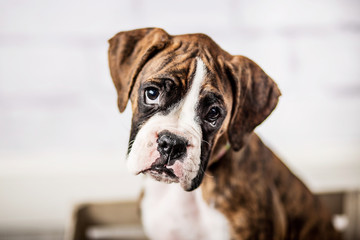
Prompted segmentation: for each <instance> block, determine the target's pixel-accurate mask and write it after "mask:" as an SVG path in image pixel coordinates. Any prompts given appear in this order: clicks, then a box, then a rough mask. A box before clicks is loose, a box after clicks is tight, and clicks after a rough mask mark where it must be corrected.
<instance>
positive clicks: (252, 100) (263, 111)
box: [226, 56, 281, 151]
mask: <svg viewBox="0 0 360 240" xmlns="http://www.w3.org/2000/svg"><path fill="white" fill-rule="evenodd" d="M226 65H227V66H226V73H227V76H228V78H229V80H230V81H231V84H232V86H233V89H234V90H233V99H234V100H233V101H234V103H233V109H232V116H231V120H230V124H229V127H228V136H229V141H230V143H231V147H232V148H233V149H234V150H235V151H238V150H239V149H240V148H241V147H242V146H243V143H244V141H245V139H246V137H247V136H248V135H249V134H250V133H251V132H252V131H253V130H254V129H255V127H256V126H258V125H259V124H260V123H261V122H263V121H264V120H265V119H266V118H267V117H268V116H269V115H270V113H271V112H272V111H273V110H274V108H275V107H276V105H277V103H278V99H279V96H280V95H281V93H280V90H279V89H278V87H277V85H276V83H275V82H274V81H273V80H272V79H271V78H270V77H269V76H268V75H267V74H266V73H265V72H264V71H263V70H262V69H261V68H260V67H259V66H258V65H257V64H256V63H255V62H253V61H251V60H250V59H248V58H246V57H244V56H233V57H232V59H231V60H230V61H228V62H227V64H226Z"/></svg>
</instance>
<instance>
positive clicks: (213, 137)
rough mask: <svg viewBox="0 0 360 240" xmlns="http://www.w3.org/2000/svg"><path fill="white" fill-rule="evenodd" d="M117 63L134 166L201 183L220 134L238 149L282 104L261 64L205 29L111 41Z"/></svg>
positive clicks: (144, 32) (141, 33)
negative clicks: (231, 49) (224, 44)
mask: <svg viewBox="0 0 360 240" xmlns="http://www.w3.org/2000/svg"><path fill="white" fill-rule="evenodd" d="M109 43H110V48H109V65H110V72H111V76H112V79H113V81H114V84H115V87H116V89H117V92H118V105H119V109H120V111H121V112H123V111H124V110H125V107H126V104H127V102H128V100H129V99H130V100H131V103H132V110H133V119H132V127H131V133H130V141H129V150H128V157H127V166H128V169H129V170H130V171H131V172H133V173H134V174H139V173H144V174H148V175H150V176H152V177H153V178H155V179H156V180H159V181H163V182H168V183H170V182H179V183H180V185H181V187H182V188H183V189H184V190H187V191H191V190H193V189H195V188H197V187H198V186H199V185H200V183H201V181H202V178H203V175H204V172H205V171H206V168H207V166H208V164H209V162H210V163H212V162H213V161H215V160H216V159H212V158H211V156H212V149H214V146H215V145H216V143H217V142H218V140H219V139H220V138H225V139H227V140H228V141H229V142H230V144H231V146H232V148H233V150H235V151H238V150H239V149H240V148H241V147H242V145H243V143H244V141H246V137H247V136H248V135H249V134H250V133H251V132H252V131H253V129H254V128H255V127H256V126H257V125H258V124H260V123H261V122H262V121H263V120H264V119H265V118H266V117H267V116H268V115H269V114H270V113H271V111H272V110H273V109H274V108H275V106H276V104H277V101H278V97H279V95H280V92H279V90H278V88H277V86H276V84H275V83H274V82H273V81H272V80H271V78H270V77H268V76H267V75H266V74H265V73H264V72H263V71H262V70H261V69H260V67H258V66H257V65H256V64H255V63H254V62H252V61H251V60H249V59H247V58H245V57H243V56H232V55H230V54H228V53H227V52H225V51H223V50H222V49H221V48H220V47H219V46H218V45H217V44H216V43H214V42H213V41H212V40H211V39H210V38H209V37H207V36H206V35H202V34H192V35H179V36H170V35H168V34H167V33H166V32H165V31H164V30H162V29H157V28H148V29H138V30H133V31H128V32H120V33H118V34H116V35H115V36H114V37H113V38H112V39H110V40H109Z"/></svg>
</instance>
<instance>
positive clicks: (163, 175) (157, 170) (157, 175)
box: [139, 165, 179, 183]
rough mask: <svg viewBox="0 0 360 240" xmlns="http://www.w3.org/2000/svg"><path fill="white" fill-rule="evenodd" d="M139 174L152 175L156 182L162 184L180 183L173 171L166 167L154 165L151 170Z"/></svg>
mask: <svg viewBox="0 0 360 240" xmlns="http://www.w3.org/2000/svg"><path fill="white" fill-rule="evenodd" d="M139 173H143V174H147V175H150V176H151V177H153V178H154V179H155V180H157V181H161V182H166V183H173V182H175V183H177V182H179V178H178V177H177V176H176V175H175V173H174V171H173V169H169V168H167V167H166V165H153V166H151V167H150V168H147V169H145V170H142V171H140V172H139Z"/></svg>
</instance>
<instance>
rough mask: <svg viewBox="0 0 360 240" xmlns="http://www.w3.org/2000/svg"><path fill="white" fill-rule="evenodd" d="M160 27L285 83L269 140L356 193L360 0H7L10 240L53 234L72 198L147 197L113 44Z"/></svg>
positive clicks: (0, 125)
mask: <svg viewBox="0 0 360 240" xmlns="http://www.w3.org/2000/svg"><path fill="white" fill-rule="evenodd" d="M150 26H155V27H161V28H164V29H165V30H166V31H167V32H168V33H170V34H174V35H175V34H183V33H195V32H202V33H206V34H207V35H209V36H210V37H212V38H213V39H214V40H215V41H216V42H217V43H218V44H219V45H220V46H221V47H222V48H223V49H225V50H226V51H228V52H230V53H232V54H241V55H245V56H247V57H249V58H251V59H253V60H254V61H255V62H257V63H258V64H259V65H260V66H261V67H262V68H263V69H264V70H265V72H267V73H268V74H269V75H270V76H271V77H272V78H273V79H274V80H275V81H276V82H277V83H278V85H279V87H280V89H281V91H282V97H281V98H280V103H279V105H278V107H277V109H276V110H275V111H274V112H273V114H272V115H271V116H270V117H269V118H268V119H267V120H266V121H265V122H264V123H263V124H262V125H261V126H260V127H258V128H257V129H256V132H257V133H258V134H259V135H260V136H261V137H262V139H263V140H264V142H265V143H266V144H267V145H269V146H270V147H271V148H272V149H273V150H274V152H275V153H277V154H278V155H279V156H280V157H281V158H282V160H283V161H284V162H285V163H286V164H287V165H288V166H289V167H290V168H291V169H292V170H293V172H295V173H296V174H297V175H298V176H299V177H301V178H302V179H303V181H304V182H305V183H306V184H307V185H308V186H309V188H310V189H311V190H312V191H314V192H317V193H321V192H334V191H353V190H359V189H360V125H359V123H360V81H359V80H360V79H359V78H360V77H359V76H360V2H359V1H352V0H342V1H340V0H339V1H331V0H330V1H329V0H319V1H310V0H308V1H285V0H282V1H279V0H278V1H266V0H254V1H245V0H244V1H238V0H224V1H215V0H201V1H193V0H183V1H169V0H152V1H150V0H148V1H146V0H121V1H118V0H104V1H95V0H88V1H70V0H63V1H46V0H33V1H27V0H13V1H12V0H8V1H6V0H1V1H0V238H1V236H2V238H3V239H6V238H8V239H9V238H10V237H9V236H13V237H15V235H16V234H17V233H28V234H27V235H28V236H30V233H32V234H35V233H37V234H39V235H38V236H37V235H32V236H36V237H34V238H33V239H39V236H40V235H41V234H42V235H41V236H43V237H44V236H46V237H45V238H43V239H52V238H51V237H53V239H55V236H57V237H59V236H62V234H63V232H64V229H65V228H66V226H67V224H68V222H69V219H70V216H71V211H72V209H73V207H74V206H75V205H76V204H79V203H82V202H91V201H95V202H101V201H118V200H134V199H136V198H137V196H138V194H139V192H140V188H141V179H142V178H141V177H134V176H131V175H130V174H129V173H127V170H126V168H125V159H124V158H125V152H126V148H127V140H128V135H129V130H130V119H131V110H130V108H127V110H126V111H125V113H124V114H120V113H119V112H118V109H117V105H116V92H115V88H114V87H113V83H112V80H111V78H110V74H109V70H108V62H107V48H108V44H107V40H108V39H109V38H111V37H112V36H113V35H114V34H115V33H117V32H119V31H124V30H130V29H134V28H142V27H150ZM5 236H7V237H5ZM19 239H20V238H19Z"/></svg>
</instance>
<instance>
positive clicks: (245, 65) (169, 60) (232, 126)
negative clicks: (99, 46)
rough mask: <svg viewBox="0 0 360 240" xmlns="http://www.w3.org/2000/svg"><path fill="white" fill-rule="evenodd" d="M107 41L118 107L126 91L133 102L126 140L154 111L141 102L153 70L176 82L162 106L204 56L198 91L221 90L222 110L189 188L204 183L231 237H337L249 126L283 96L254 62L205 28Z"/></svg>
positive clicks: (141, 32) (151, 31)
mask: <svg viewBox="0 0 360 240" xmlns="http://www.w3.org/2000/svg"><path fill="white" fill-rule="evenodd" d="M109 43H110V48H109V65H110V71H111V76H112V78H113V81H114V84H115V87H116V89H117V92H118V105H119V109H120V111H121V112H123V111H124V110H125V107H126V105H127V102H128V100H129V98H130V99H131V102H132V110H133V120H132V128H131V134H130V142H131V141H132V140H133V139H134V138H135V136H136V134H137V132H138V131H139V129H140V128H141V126H142V124H144V123H145V122H146V121H147V120H148V119H149V118H150V117H151V116H153V115H154V113H155V112H154V111H153V110H151V109H150V110H147V109H144V107H143V106H142V105H141V104H140V102H139V101H141V97H142V96H141V95H142V92H141V88H142V85H143V84H146V81H148V78H149V77H150V75H151V74H152V75H151V76H153V75H154V72H155V73H156V77H157V78H158V79H166V78H171V79H172V81H173V82H174V83H175V84H176V86H172V87H174V89H176V91H175V92H173V93H172V95H171V96H169V98H170V99H171V101H169V103H167V105H166V107H165V108H164V109H158V110H157V111H163V113H164V114H166V111H169V109H171V108H172V107H173V105H176V103H177V102H179V101H180V99H181V98H182V97H183V96H184V95H185V94H186V92H187V91H188V89H189V87H190V85H191V80H192V75H193V74H194V70H195V68H196V66H195V65H194V59H195V57H201V59H202V60H203V61H204V63H205V65H206V67H207V70H208V73H207V75H206V83H205V86H203V91H202V93H201V94H202V95H204V94H206V93H209V92H215V93H217V94H218V95H221V97H222V98H223V100H222V101H223V105H224V108H226V112H225V113H226V118H224V119H222V125H221V126H219V127H218V128H216V130H214V131H210V130H207V129H206V128H203V129H202V131H203V135H204V139H203V140H204V142H205V143H206V144H202V146H201V150H202V151H201V164H202V166H203V168H204V169H206V174H205V176H204V177H203V174H201V176H200V175H199V176H198V179H196V181H197V183H195V185H194V188H196V187H197V186H198V185H199V184H200V183H201V189H202V192H203V197H204V199H205V201H207V202H208V203H209V204H212V205H214V206H215V208H216V209H218V210H219V211H220V212H222V213H223V214H224V215H225V216H226V218H227V219H228V220H229V224H230V231H231V237H232V239H234V240H235V239H239V240H240V239H242V240H245V239H258V240H261V239H293V240H295V239H299V240H305V239H306V240H308V239H339V235H338V234H337V233H336V232H335V230H334V228H333V226H332V224H331V218H330V216H329V214H328V213H327V211H326V210H325V209H324V207H323V206H322V205H321V203H320V202H319V200H318V199H317V198H316V197H315V196H314V195H313V194H312V193H311V192H310V191H309V190H308V189H307V188H306V186H305V185H304V184H303V183H302V182H301V181H300V180H299V179H298V178H297V177H296V176H295V175H294V174H293V173H292V172H291V171H290V170H289V169H288V168H287V167H286V166H285V165H284V164H283V163H282V162H281V161H280V160H279V158H278V157H276V156H275V155H274V154H273V153H272V152H271V151H270V150H269V149H268V148H267V147H266V146H265V145H264V144H263V143H262V142H261V140H260V139H259V138H258V137H257V135H255V134H254V133H253V132H252V131H253V129H254V128H255V127H256V126H257V125H259V124H260V123H261V122H262V121H264V120H265V119H266V117H267V116H268V115H269V114H270V113H271V112H272V111H273V109H274V108H275V107H276V104H277V102H278V97H279V96H280V91H279V90H278V88H277V85H276V84H275V83H274V82H273V81H272V79H271V78H270V77H269V76H267V75H266V74H265V73H264V72H263V71H262V70H261V68H260V67H259V66H257V65H256V63H254V62H253V61H251V60H250V59H248V58H246V57H243V56H232V55H230V54H229V53H227V52H225V51H224V50H222V49H221V48H220V47H219V46H218V45H217V44H216V43H215V42H213V41H212V40H211V39H210V38H209V37H208V36H206V35H203V34H190V35H179V36H170V35H168V34H167V33H166V32H165V31H164V30H162V29H157V28H147V29H138V30H133V31H128V32H120V33H118V34H117V35H115V36H114V37H113V38H112V39H110V40H109ZM152 78H153V79H151V80H152V81H154V77H152ZM164 87H166V84H164ZM168 87H169V86H168ZM170 87H171V86H170ZM133 89H135V90H134V91H133ZM139 99H140V100H139ZM199 115H201V109H199ZM227 142H230V143H231V150H230V151H228V152H227V153H226V155H225V156H223V157H222V158H221V159H215V158H211V156H216V155H217V153H218V151H221V149H222V146H224V145H225V144H226V143H227ZM130 147H131V144H130ZM194 188H193V189H194ZM145 194H146V193H145Z"/></svg>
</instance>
